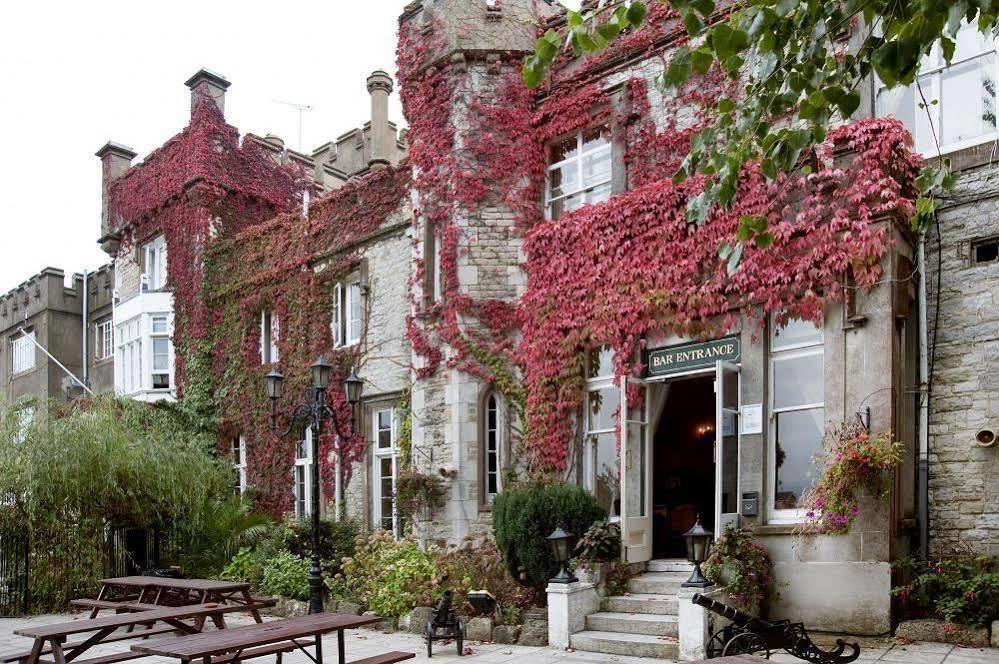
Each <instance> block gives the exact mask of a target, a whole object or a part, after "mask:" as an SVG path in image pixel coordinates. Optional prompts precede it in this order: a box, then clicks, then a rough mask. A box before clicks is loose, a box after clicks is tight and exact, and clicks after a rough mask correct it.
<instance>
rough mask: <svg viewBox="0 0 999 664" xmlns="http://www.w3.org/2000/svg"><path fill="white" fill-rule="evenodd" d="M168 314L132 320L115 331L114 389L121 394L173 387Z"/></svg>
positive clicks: (145, 316)
mask: <svg viewBox="0 0 999 664" xmlns="http://www.w3.org/2000/svg"><path fill="white" fill-rule="evenodd" d="M170 318H171V315H170V314H169V313H168V312H160V313H150V314H140V315H137V316H133V317H131V318H129V319H127V320H125V321H123V322H121V323H119V324H118V325H116V326H115V328H114V334H113V343H114V345H115V352H116V355H117V360H116V362H115V387H116V389H117V391H118V393H119V394H123V395H135V394H138V393H140V392H150V391H159V392H166V391H169V390H170V389H171V388H172V387H173V342H172V341H171V339H170V334H171V320H170Z"/></svg>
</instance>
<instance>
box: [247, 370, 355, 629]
mask: <svg viewBox="0 0 999 664" xmlns="http://www.w3.org/2000/svg"><path fill="white" fill-rule="evenodd" d="M311 369H312V389H311V395H310V396H311V399H308V400H307V401H306V402H305V403H303V404H299V405H298V406H296V407H295V410H294V412H292V414H291V418H290V422H289V423H288V428H287V429H285V430H284V431H281V432H278V430H277V418H278V414H277V401H278V399H280V398H281V397H283V396H284V376H282V375H281V373H280V372H278V370H277V369H271V371H270V372H269V373H268V374H267V375H266V376H265V377H264V379H265V381H266V386H267V398H268V399H270V402H271V432H272V433H274V434H275V435H277V436H279V437H282V438H283V437H284V436H287V435H288V434H289V433H291V430H292V428H294V426H295V422H297V421H300V420H304V421H306V422H308V424H309V426H310V427H311V428H312V449H311V450H310V451H309V452H310V454H311V455H312V472H311V477H310V484H311V485H312V500H311V501H310V502H311V511H312V562H311V565H310V566H309V613H322V612H323V577H322V568H321V567H320V558H319V487H320V483H319V434H320V432H321V431H322V425H323V421H324V420H327V419H328V420H331V421H332V422H333V430H334V431H335V432H336V435H337V447H336V485H335V486H336V505H337V515H336V517H337V519H339V518H340V517H341V514H340V505H342V504H343V495H342V493H343V474H342V468H341V464H340V460H341V454H340V441H341V440H343V438H344V435H343V433H342V432H341V429H340V423H339V422H338V421H337V414H336V411H334V410H332V409H331V408H330V407H329V406H327V405H326V388H328V387H329V384H330V377H331V376H332V375H333V366H332V365H331V364H330V363H329V362H327V361H326V360H325V359H323V358H322V357H320V358H319V359H317V360H316V361H315V362H313V363H312V367H311ZM362 385H363V383H362V381H361V379H360V378H358V377H357V374H356V373H355V372H354V371H351V372H350V376H349V377H348V378H347V379H346V380H345V381H344V384H343V386H344V396H345V397H346V398H347V403H348V404H349V405H350V407H351V410H353V407H354V406H355V405H356V404H357V403H358V402H359V401H360V399H361V387H362Z"/></svg>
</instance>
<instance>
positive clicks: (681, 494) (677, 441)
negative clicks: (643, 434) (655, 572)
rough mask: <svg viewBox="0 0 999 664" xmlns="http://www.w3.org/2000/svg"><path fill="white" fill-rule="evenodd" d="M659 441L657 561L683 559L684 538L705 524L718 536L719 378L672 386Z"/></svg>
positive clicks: (667, 388)
mask: <svg viewBox="0 0 999 664" xmlns="http://www.w3.org/2000/svg"><path fill="white" fill-rule="evenodd" d="M655 389H658V390H662V392H661V393H660V394H661V396H664V397H665V403H664V404H663V406H662V411H661V414H660V416H659V421H658V423H657V424H656V429H655V434H654V435H655V438H654V439H653V473H652V484H653V490H652V501H653V524H652V533H653V537H652V543H653V551H652V553H653V556H654V557H656V558H683V557H685V556H686V548H685V546H684V542H683V537H682V535H683V533H685V532H686V531H687V530H689V529H690V527H691V526H693V525H694V521H695V520H696V519H697V515H698V514H700V515H701V524H702V525H703V526H704V527H705V528H707V529H708V530H712V531H713V530H714V526H715V523H714V520H715V516H714V514H715V510H714V503H715V464H714V440H715V393H714V374H708V375H701V376H692V377H688V378H682V379H674V380H671V381H669V382H667V383H665V384H663V385H661V386H657V387H656V388H655Z"/></svg>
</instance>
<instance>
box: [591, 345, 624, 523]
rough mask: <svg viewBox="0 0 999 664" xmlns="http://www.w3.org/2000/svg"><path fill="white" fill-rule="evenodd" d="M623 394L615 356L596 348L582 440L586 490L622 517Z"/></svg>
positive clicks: (612, 515)
mask: <svg viewBox="0 0 999 664" xmlns="http://www.w3.org/2000/svg"><path fill="white" fill-rule="evenodd" d="M620 401H621V398H620V390H619V388H618V386H617V385H615V382H614V364H613V352H612V351H611V350H610V349H608V348H596V349H592V350H590V351H588V352H587V358H586V409H585V411H586V412H585V413H584V426H585V434H584V436H583V486H585V487H586V488H587V489H589V491H590V492H591V493H592V494H593V495H594V496H595V497H596V499H597V502H598V503H600V506H601V507H603V508H604V510H606V511H607V515H608V516H609V517H611V518H612V519H616V518H618V517H619V516H620V514H621V473H620V464H619V455H618V445H617V439H618V434H617V427H616V424H617V416H618V410H619V406H620Z"/></svg>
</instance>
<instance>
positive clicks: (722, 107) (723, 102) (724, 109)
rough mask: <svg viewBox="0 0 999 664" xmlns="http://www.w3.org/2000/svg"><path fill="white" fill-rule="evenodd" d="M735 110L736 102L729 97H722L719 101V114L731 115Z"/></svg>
mask: <svg viewBox="0 0 999 664" xmlns="http://www.w3.org/2000/svg"><path fill="white" fill-rule="evenodd" d="M733 110H735V102H734V101H732V100H731V99H729V98H728V97H722V98H721V99H719V100H718V112H719V113H730V112H731V111H733Z"/></svg>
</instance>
